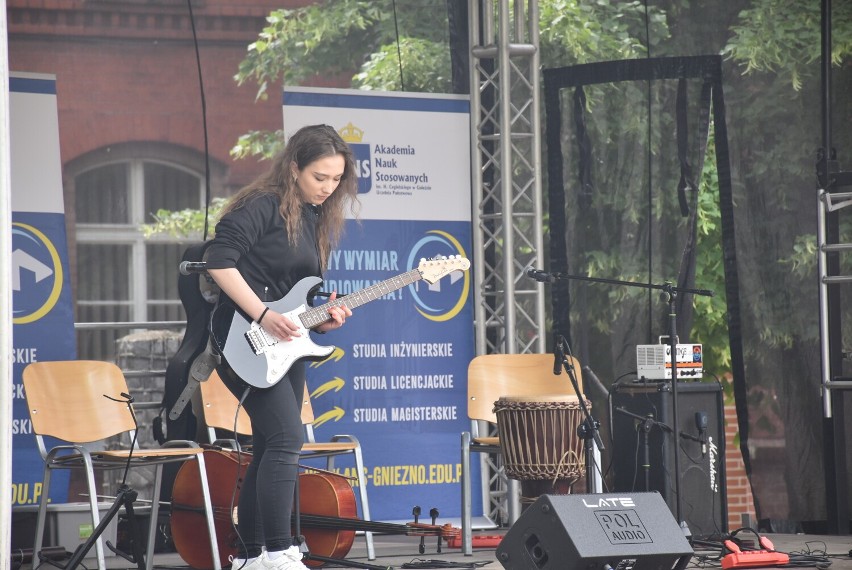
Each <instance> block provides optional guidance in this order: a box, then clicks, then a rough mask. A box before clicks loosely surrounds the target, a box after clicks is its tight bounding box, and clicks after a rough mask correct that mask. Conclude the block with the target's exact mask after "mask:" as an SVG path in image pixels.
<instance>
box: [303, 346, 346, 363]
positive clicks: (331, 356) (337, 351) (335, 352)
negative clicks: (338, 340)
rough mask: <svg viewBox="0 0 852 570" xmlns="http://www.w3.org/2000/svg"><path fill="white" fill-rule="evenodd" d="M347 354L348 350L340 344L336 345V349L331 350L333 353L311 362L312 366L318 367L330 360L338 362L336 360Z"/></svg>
mask: <svg viewBox="0 0 852 570" xmlns="http://www.w3.org/2000/svg"><path fill="white" fill-rule="evenodd" d="M345 354H346V352H345V351H344V350H343V349H342V348H340V347H339V346H335V347H334V350H333V351H332V352H331V354H329V355H328V356H326V357H325V358H323V359H322V360H317V361H314V362H311V364H310V367H311V368H317V367H318V366H322V365H323V364H325V363H326V362H329V361H331V360H334V361H335V362H336V361H338V360H340V359H341V358H343V356H344V355H345Z"/></svg>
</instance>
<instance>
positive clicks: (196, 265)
mask: <svg viewBox="0 0 852 570" xmlns="http://www.w3.org/2000/svg"><path fill="white" fill-rule="evenodd" d="M178 271H180V274H181V275H192V274H193V273H206V272H207V262H206V261H181V262H180V266H178Z"/></svg>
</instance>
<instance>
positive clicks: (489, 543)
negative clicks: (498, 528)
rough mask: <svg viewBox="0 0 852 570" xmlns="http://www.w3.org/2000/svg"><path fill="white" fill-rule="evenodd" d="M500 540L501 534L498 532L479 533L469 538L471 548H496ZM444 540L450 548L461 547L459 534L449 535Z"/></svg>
mask: <svg viewBox="0 0 852 570" xmlns="http://www.w3.org/2000/svg"><path fill="white" fill-rule="evenodd" d="M501 540H503V535H500V534H485V535H483V534H480V535H475V536H473V537H472V538H471V546H472V547H473V548H497V547H498V546H500V541H501ZM446 542H447V546H449V547H450V548H461V545H462V539H461V537H460V536H450V537H448V538H447V540H446Z"/></svg>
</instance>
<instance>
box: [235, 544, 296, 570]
mask: <svg viewBox="0 0 852 570" xmlns="http://www.w3.org/2000/svg"><path fill="white" fill-rule="evenodd" d="M276 554H277V556H276V557H275V558H270V557H269V552H265V553H264V554H263V556H262V557H261V564H262V566H261V568H263V569H265V570H310V568H308V567H307V566H305V565H304V564H302V551H301V550H299V547H298V545H296V544H294V545H293V546H291V547H290V548H288V549H287V550H282V551H281V552H277V553H276ZM243 570H245V569H243ZM250 570H254V569H250Z"/></svg>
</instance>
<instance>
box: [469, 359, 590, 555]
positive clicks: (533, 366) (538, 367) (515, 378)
mask: <svg viewBox="0 0 852 570" xmlns="http://www.w3.org/2000/svg"><path fill="white" fill-rule="evenodd" d="M553 359H554V357H553V355H552V354H485V355H480V356H477V357H475V358H474V359H473V360H471V361H470V364H469V365H468V370H467V415H468V418H469V419H470V423H471V429H470V431H469V432H463V433H462V435H461V442H462V443H461V465H462V471H461V484H462V517H461V519H462V552H463V553H464V554H467V555H470V554H472V552H473V542H472V532H471V530H472V526H473V516H472V513H471V511H472V501H471V481H470V458H471V454H473V453H478V454H485V455H483V456H482V457H483V458H485V459H486V461H488V456H495V457H498V456H499V455H500V438H499V434H497V435H488V434H490V433H496V431H497V416H496V414H495V413H494V403H495V402H496V401H497V400H499V399H500V398H501V397H503V396H548V395H566V394H574V393H575V392H574V388H573V386H572V385H571V381H570V380H569V378H568V377H567V376H566V374H565V373H563V374H562V375H560V376H558V377H557V376H556V375H554V374H553ZM572 362H573V364H574V370H575V375H576V377H577V382H578V383H579V385H580V389H581V390H582V389H583V384H582V376H581V372H580V366H579V363H578V362H577V360H576V359H573V360H572ZM480 432H482V433H481V434H480ZM487 465H488V466H489V467H490V468H491V469H492V470H493V471H494V472H495V473H497V474H498V476H499V477H501V478H502V479H503V481H504V483H505V486H506V488H507V500H508V511H509V512H508V515H509V519H510V520H509V522H510V523H514V522H515V520H517V517H518V516H519V515H520V504H519V499H518V497H519V494H518V489H519V486H518V482H517V481H516V480H514V479H509V478H507V477H506V476H505V474H504V473H503V472H502V469H501V468H500V467H499V465H498V464H497V462H496V461H493V460H492V461H490V462H489V463H488V464H487ZM484 471H485V470H483V472H484ZM482 495H483V496H482V504H483V509H484V510H485V514H484V515H483V519H482V523H481V524H479V525H478V528H495V527H496V526H497V524H496V523H494V522H493V521H492V520H491V519H490V518H489V517H488V516H487V512H488V505H489V504H490V503H491V493H490V491H489V489H488V487H485V486H483V492H482Z"/></svg>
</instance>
